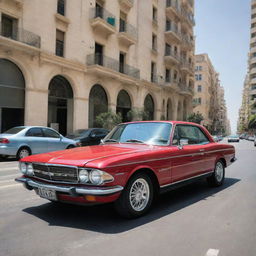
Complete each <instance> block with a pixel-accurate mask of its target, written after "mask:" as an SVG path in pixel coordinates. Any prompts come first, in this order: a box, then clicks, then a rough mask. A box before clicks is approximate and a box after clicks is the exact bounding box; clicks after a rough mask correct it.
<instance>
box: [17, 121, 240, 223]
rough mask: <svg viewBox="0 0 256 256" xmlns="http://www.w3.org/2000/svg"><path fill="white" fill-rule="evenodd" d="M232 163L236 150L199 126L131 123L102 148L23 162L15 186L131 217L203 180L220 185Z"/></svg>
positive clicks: (119, 128)
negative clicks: (158, 197)
mask: <svg viewBox="0 0 256 256" xmlns="http://www.w3.org/2000/svg"><path fill="white" fill-rule="evenodd" d="M235 160H236V158H235V149H234V146H232V145H224V144H219V143H215V142H214V140H213V139H212V136H211V135H210V134H209V132H208V131H207V130H206V129H205V128H204V127H203V126H200V125H198V124H194V123H188V122H178V121H145V122H130V123H123V124H120V125H118V126H116V127H115V128H114V129H113V130H112V131H111V132H110V133H109V134H108V135H107V136H106V137H105V138H104V140H103V141H102V143H101V145H97V146H88V147H81V148H75V149H69V150H64V151H56V152H51V153H45V154H39V155H33V156H28V157H26V158H23V159H22V160H20V165H19V166H20V171H21V172H22V174H23V175H22V177H20V178H17V179H16V181H17V182H21V183H23V184H24V186H25V187H26V188H27V189H29V190H35V191H36V193H37V194H38V195H39V196H40V197H43V198H46V199H48V200H50V201H53V202H55V201H59V202H65V203H77V204H84V205H92V204H98V203H109V202H114V204H115V207H116V209H117V211H118V212H119V213H120V214H121V215H122V216H125V217H128V218H132V217H138V216H141V215H143V214H144V213H145V212H147V211H148V210H149V208H150V206H151V204H152V201H153V199H154V198H155V196H156V195H157V194H159V193H160V192H163V191H167V190H169V189H173V188H174V187H177V186H180V185H183V184H186V183H189V182H192V181H195V180H197V179H201V178H207V181H208V183H209V184H210V185H211V186H221V185H222V184H223V181H224V177H225V168H226V167H227V166H229V165H230V164H231V163H232V162H234V161H235Z"/></svg>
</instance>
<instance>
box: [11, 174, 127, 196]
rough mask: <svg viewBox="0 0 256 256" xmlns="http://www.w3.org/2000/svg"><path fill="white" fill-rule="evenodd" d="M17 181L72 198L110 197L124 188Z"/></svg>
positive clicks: (18, 179) (24, 179) (21, 179)
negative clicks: (68, 195)
mask: <svg viewBox="0 0 256 256" xmlns="http://www.w3.org/2000/svg"><path fill="white" fill-rule="evenodd" d="M15 181H17V182H20V183H23V184H24V185H26V186H29V187H31V188H33V189H35V188H39V187H40V188H48V189H52V190H55V191H57V192H64V193H68V194H70V195H72V196H79V195H96V196H104V195H110V194H114V193H117V192H120V191H122V190H123V187H122V186H114V187H102V188H84V187H74V186H57V185H50V184H45V183H41V182H37V181H34V180H31V179H28V178H23V177H21V178H16V179H15Z"/></svg>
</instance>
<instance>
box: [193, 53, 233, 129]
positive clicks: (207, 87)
mask: <svg viewBox="0 0 256 256" xmlns="http://www.w3.org/2000/svg"><path fill="white" fill-rule="evenodd" d="M193 107H194V108H193V112H194V113H201V114H202V116H203V118H204V119H203V121H202V122H201V124H202V125H204V126H205V127H207V128H208V130H209V131H210V132H211V133H212V134H225V133H226V131H227V128H228V127H227V126H228V124H229V121H228V119H227V108H226V102H225V98H224V88H223V87H221V86H220V81H219V74H218V73H217V72H216V71H215V69H214V67H213V65H212V62H211V60H210V58H209V56H208V54H198V55H196V56H195V87H194V99H193Z"/></svg>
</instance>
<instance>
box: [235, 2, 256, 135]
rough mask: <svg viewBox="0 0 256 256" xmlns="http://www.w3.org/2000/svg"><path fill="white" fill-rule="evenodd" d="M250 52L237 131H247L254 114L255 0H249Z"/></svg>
mask: <svg viewBox="0 0 256 256" xmlns="http://www.w3.org/2000/svg"><path fill="white" fill-rule="evenodd" d="M250 37H251V40H250V52H249V54H248V56H249V58H248V72H247V76H246V79H245V82H244V89H243V96H242V105H241V108H240V110H239V119H238V124H237V130H238V132H240V133H242V132H245V131H247V129H248V122H249V119H250V116H252V115H255V114H256V0H251V33H250Z"/></svg>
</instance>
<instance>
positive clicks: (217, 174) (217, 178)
mask: <svg viewBox="0 0 256 256" xmlns="http://www.w3.org/2000/svg"><path fill="white" fill-rule="evenodd" d="M224 179H225V166H224V164H223V162H222V161H218V162H217V163H216V165H215V169H214V172H213V174H212V176H210V177H209V178H207V181H208V184H209V185H210V186H212V187H219V186H221V185H222V184H223V181H224Z"/></svg>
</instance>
